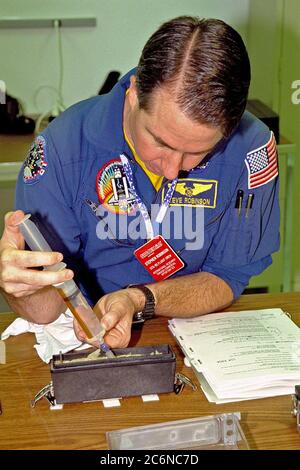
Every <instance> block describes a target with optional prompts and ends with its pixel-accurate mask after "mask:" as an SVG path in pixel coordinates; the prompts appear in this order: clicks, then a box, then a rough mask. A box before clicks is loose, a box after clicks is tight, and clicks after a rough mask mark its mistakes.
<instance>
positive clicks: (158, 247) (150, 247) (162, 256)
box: [134, 235, 184, 281]
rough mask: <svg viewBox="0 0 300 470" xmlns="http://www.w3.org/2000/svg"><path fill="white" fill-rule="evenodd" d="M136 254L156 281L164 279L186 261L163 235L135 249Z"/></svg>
mask: <svg viewBox="0 0 300 470" xmlns="http://www.w3.org/2000/svg"><path fill="white" fill-rule="evenodd" d="M134 255H135V257H136V258H137V259H138V260H139V262H140V263H141V264H142V265H143V266H144V268H145V269H147V271H148V272H149V273H150V274H151V276H152V277H153V278H154V279H155V281H163V280H164V279H167V278H168V277H170V276H172V274H174V273H177V271H179V270H180V269H182V268H183V267H184V262H183V261H182V260H181V259H180V258H179V256H178V255H177V254H176V253H175V251H174V250H173V249H172V248H171V247H170V245H169V244H168V243H167V242H166V240H165V239H164V238H163V237H162V236H161V235H158V236H157V237H154V238H153V239H152V240H149V241H148V242H147V243H145V244H144V245H143V246H141V247H140V248H138V249H137V250H135V252H134Z"/></svg>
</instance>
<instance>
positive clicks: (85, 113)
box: [16, 71, 279, 304]
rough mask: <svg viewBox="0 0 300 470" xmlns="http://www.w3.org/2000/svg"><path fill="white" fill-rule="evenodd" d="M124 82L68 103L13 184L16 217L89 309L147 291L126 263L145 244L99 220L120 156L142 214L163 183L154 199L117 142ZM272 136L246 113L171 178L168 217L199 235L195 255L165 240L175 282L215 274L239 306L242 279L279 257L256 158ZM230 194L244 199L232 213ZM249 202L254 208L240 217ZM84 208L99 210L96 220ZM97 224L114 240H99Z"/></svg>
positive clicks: (274, 197)
mask: <svg viewBox="0 0 300 470" xmlns="http://www.w3.org/2000/svg"><path fill="white" fill-rule="evenodd" d="M132 74H134V71H131V72H129V73H128V74H127V75H125V76H124V77H123V78H122V79H121V80H120V81H119V82H118V83H117V85H116V86H115V87H114V88H113V89H112V91H111V92H110V93H108V94H106V95H101V96H96V97H93V98H90V99H88V100H85V101H82V102H80V103H78V104H75V105H74V106H71V107H70V108H69V109H67V110H66V111H65V112H64V113H62V114H61V115H60V116H59V117H57V118H56V119H55V120H54V121H53V122H52V123H51V124H50V125H49V126H48V127H47V129H45V130H44V131H43V132H42V133H41V135H40V136H39V137H38V138H37V139H36V140H35V142H34V143H33V146H32V148H31V151H30V152H29V154H28V156H27V159H26V160H25V162H24V165H23V167H22V169H21V172H20V175H19V179H18V183H17V191H16V208H17V209H22V210H23V211H25V212H26V213H31V214H33V215H34V218H33V220H35V221H36V222H37V223H38V225H39V227H40V229H41V231H42V232H43V233H44V235H45V237H46V238H47V240H48V242H49V244H50V246H51V247H52V249H53V250H56V251H60V252H62V253H63V254H64V258H65V261H66V262H67V264H68V266H69V267H70V268H71V269H73V270H74V272H75V280H76V282H77V283H78V284H79V286H80V288H81V289H82V291H83V293H84V294H85V295H86V296H87V298H88V300H89V301H90V303H91V304H93V303H95V302H96V301H97V300H98V299H99V298H100V297H101V295H103V293H108V292H112V291H115V290H117V289H121V288H123V287H125V286H127V285H128V284H135V283H151V282H153V279H152V277H151V275H150V274H149V273H148V272H147V271H146V269H145V268H144V267H143V266H142V265H141V264H140V263H139V262H138V261H137V259H136V258H135V256H134V254H133V252H134V250H135V249H137V248H138V247H140V246H141V245H143V244H144V243H145V241H146V240H145V239H135V238H134V237H133V236H132V237H131V235H130V233H129V235H128V236H126V237H125V238H124V237H123V238H120V237H119V238H118V236H117V231H116V227H114V226H111V227H110V226H108V225H109V223H110V222H109V223H108V224H107V221H106V219H105V216H106V214H107V213H108V211H107V210H106V207H107V204H106V202H107V201H106V202H104V200H105V197H106V193H108V194H109V197H110V198H111V199H110V200H111V201H112V200H113V195H112V185H111V182H110V181H111V180H110V178H111V177H112V176H113V170H114V166H113V165H114V164H115V163H111V162H116V161H117V162H118V161H119V155H120V154H122V153H123V154H125V155H127V157H128V159H129V161H130V165H131V168H132V171H133V177H134V184H135V187H136V189H137V192H138V194H139V196H140V197H141V199H142V200H143V202H144V203H145V205H146V206H147V208H148V210H149V212H150V211H151V204H153V203H160V204H161V202H162V200H163V197H164V194H165V191H166V188H167V187H168V184H170V182H169V181H167V180H164V181H163V183H162V187H161V189H160V190H159V191H158V192H157V191H156V190H155V189H154V187H153V185H152V183H151V182H150V180H149V178H148V177H147V176H146V174H145V173H144V171H143V170H142V168H141V167H140V165H139V164H137V162H136V161H135V159H134V157H133V155H132V153H131V150H130V148H129V146H128V144H127V143H126V141H125V139H124V135H123V124H122V115H123V105H124V99H125V92H126V89H127V88H128V87H129V78H130V75H132ZM270 134H271V133H270V130H269V129H268V128H267V127H266V126H265V125H264V124H263V123H262V122H261V121H259V120H258V119H256V118H255V117H254V116H253V115H251V114H250V113H248V112H245V113H244V115H243V117H242V120H241V122H240V124H239V126H238V127H237V129H236V130H235V132H234V133H233V134H232V135H231V137H230V138H229V139H227V140H223V141H222V142H221V143H220V144H219V145H218V146H217V148H216V149H215V151H213V152H212V153H211V154H210V155H208V156H207V157H206V159H205V161H204V162H201V164H200V165H199V166H198V167H197V168H195V169H193V170H192V171H190V172H185V173H181V174H180V175H179V180H178V184H177V186H176V188H175V192H174V194H173V197H172V200H171V203H170V207H169V210H171V208H172V210H173V209H174V208H175V207H179V208H180V210H181V209H182V208H184V207H185V208H187V207H190V209H191V211H192V212H193V217H195V214H196V213H197V211H199V210H202V211H204V223H205V227H204V244H203V246H202V248H199V249H197V250H187V249H186V241H187V239H186V237H185V235H184V234H183V235H182V236H181V237H176V236H175V235H174V233H171V234H170V236H169V237H167V238H168V242H169V244H170V245H171V246H172V248H173V249H174V250H175V251H176V252H177V253H179V255H180V257H181V259H182V260H183V261H184V262H185V267H184V268H183V269H182V270H181V271H179V272H177V273H176V274H175V275H174V276H182V275H185V274H190V273H195V272H199V271H206V272H210V273H213V274H215V275H217V276H219V277H220V278H222V279H224V280H225V281H226V282H227V283H228V284H229V286H230V287H231V289H232V291H233V293H234V297H235V298H237V297H238V296H239V295H240V294H241V293H242V292H243V290H244V288H245V287H246V286H247V284H248V282H249V279H250V277H251V276H253V275H257V274H260V273H261V272H262V271H263V270H264V269H266V268H267V267H268V266H269V265H270V264H271V262H272V258H271V253H272V252H275V251H277V250H278V249H279V204H278V178H277V177H276V174H275V175H274V172H273V177H272V178H271V177H270V172H271V175H272V168H271V169H269V167H270V165H269V166H268V165H267V164H266V165H267V167H266V169H265V170H264V169H262V167H263V166H264V162H263V161H262V160H263V158H264V157H265V155H263V154H261V152H262V153H263V151H264V149H265V146H266V144H267V142H269V140H270ZM253 152H254V153H253ZM269 152H270V150H269ZM253 158H254V160H253ZM247 159H248V160H247ZM251 159H252V160H251ZM251 162H252V163H251ZM249 165H250V166H249ZM251 165H252V167H251ZM266 165H265V166H266ZM273 166H274V165H273ZM250 167H251V168H250ZM249 168H250V169H249ZM119 169H120V168H119V167H118V168H117V170H119ZM251 172H252V173H251ZM261 173H262V176H261V177H262V178H264V179H262V180H260V174H261ZM119 176H120V175H119ZM251 178H252V180H251ZM264 180H266V182H264ZM251 185H252V186H251ZM238 190H242V191H243V192H244V198H243V201H242V206H241V208H240V210H239V209H237V208H236V197H237V191H238ZM249 194H253V195H254V199H253V204H252V207H251V209H249V210H248V212H247V211H246V208H245V205H246V201H247V198H248V195H249ZM87 201H89V203H90V204H91V203H93V204H95V205H96V206H97V204H98V209H97V211H96V213H95V212H94V211H93V210H92V209H91V205H88V203H87ZM109 204H110V203H108V205H109ZM201 206H202V208H201ZM111 208H112V213H113V212H114V211H117V210H118V209H116V205H113V203H112V204H111ZM246 212H247V214H246ZM122 218H124V214H119V215H117V219H118V221H119V222H122V221H121V219H122ZM135 218H138V220H139V221H140V224H141V226H142V225H143V219H142V218H141V216H140V214H134V213H133V214H132V215H130V216H129V217H128V222H130V221H134V220H136V219H135ZM98 224H100V228H101V230H102V229H103V230H106V231H107V232H109V233H110V235H112V234H113V238H114V239H113V238H112V237H110V238H106V239H104V240H103V239H99V231H98V235H97V227H98V228H99V225H98ZM101 224H103V225H102V226H101ZM126 227H127V225H126ZM177 228H178V227H177ZM173 229H174V230H175V229H176V227H173Z"/></svg>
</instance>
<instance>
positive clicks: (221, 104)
mask: <svg viewBox="0 0 300 470" xmlns="http://www.w3.org/2000/svg"><path fill="white" fill-rule="evenodd" d="M250 76H251V73H250V63H249V57H248V54H247V51H246V48H245V45H244V43H243V40H242V38H241V36H240V35H239V33H238V32H237V31H235V30H234V29H233V28H232V27H231V26H229V25H227V24H226V23H224V22H223V21H221V20H216V19H199V18H197V17H191V16H181V17H178V18H175V19H173V20H171V21H168V22H166V23H164V24H163V25H162V26H161V27H160V28H159V29H158V30H157V31H156V32H155V33H154V34H153V35H152V36H151V37H150V39H149V40H148V41H147V43H146V45H145V47H144V49H143V51H142V55H141V58H140V61H139V64H138V68H137V74H136V79H137V91H138V99H139V105H140V107H141V108H142V109H145V110H149V111H151V105H150V103H151V96H153V92H154V91H155V90H156V89H157V87H160V86H164V85H165V86H168V87H170V90H171V91H172V92H174V97H175V101H176V103H177V104H178V105H179V107H180V109H181V110H182V112H184V113H185V115H186V116H187V117H189V118H190V119H191V120H193V121H195V122H198V123H201V124H208V125H212V126H215V127H220V128H221V130H222V132H223V134H224V136H225V137H228V136H229V135H230V134H231V132H232V131H233V130H234V128H235V127H236V126H237V125H238V123H239V121H240V119H241V117H242V114H243V112H244V110H245V107H246V101H247V96H248V89H249V84H250Z"/></svg>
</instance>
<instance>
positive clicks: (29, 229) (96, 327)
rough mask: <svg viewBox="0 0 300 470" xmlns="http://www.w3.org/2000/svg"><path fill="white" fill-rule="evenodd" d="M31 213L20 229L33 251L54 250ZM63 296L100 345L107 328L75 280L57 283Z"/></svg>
mask: <svg viewBox="0 0 300 470" xmlns="http://www.w3.org/2000/svg"><path fill="white" fill-rule="evenodd" d="M29 218H30V214H27V215H26V216H25V217H24V219H23V220H22V221H21V222H20V223H19V228H20V231H21V233H22V235H23V237H24V239H25V241H26V243H27V245H28V246H29V248H30V249H31V250H32V251H52V249H51V247H50V246H49V244H48V243H47V241H46V240H45V238H44V237H43V235H42V234H41V232H40V231H39V229H38V228H37V226H36V225H35V224H34V223H33V222H32V220H29ZM64 267H66V265H65V264H64V263H56V264H55V265H52V266H47V267H45V268H44V269H45V270H49V271H59V270H61V269H62V268H64ZM54 287H56V289H57V290H58V292H59V294H60V295H61V297H62V298H63V299H64V301H65V303H66V304H67V306H68V307H69V309H70V310H71V312H72V314H73V315H74V317H75V318H76V320H77V322H78V323H79V325H80V327H81V328H82V330H83V331H84V333H85V334H86V336H87V338H88V342H90V343H91V344H93V345H95V346H98V347H99V342H100V345H101V344H102V343H103V335H104V334H105V329H104V328H103V327H102V325H101V323H100V321H99V319H98V317H97V315H96V314H95V313H94V311H93V309H92V308H91V306H90V305H89V304H88V302H87V300H86V299H85V298H84V296H83V295H82V293H81V292H80V290H79V288H78V286H77V285H76V283H75V282H74V281H73V280H70V281H65V282H63V283H61V284H58V285H55V286H54Z"/></svg>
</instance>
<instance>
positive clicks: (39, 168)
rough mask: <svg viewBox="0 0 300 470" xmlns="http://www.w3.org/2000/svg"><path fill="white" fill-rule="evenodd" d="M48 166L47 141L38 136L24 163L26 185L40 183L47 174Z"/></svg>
mask: <svg viewBox="0 0 300 470" xmlns="http://www.w3.org/2000/svg"><path fill="white" fill-rule="evenodd" d="M47 166H48V163H47V161H46V141H45V139H44V137H42V136H38V137H37V138H36V139H35V140H34V142H33V144H32V146H31V148H30V150H29V153H28V155H27V158H26V160H25V162H24V171H23V181H24V183H26V184H33V183H35V182H36V181H38V180H39V179H40V178H41V177H42V176H43V175H44V174H45V172H46V168H47Z"/></svg>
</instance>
